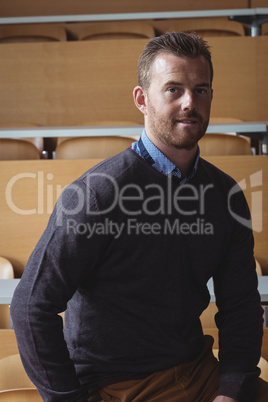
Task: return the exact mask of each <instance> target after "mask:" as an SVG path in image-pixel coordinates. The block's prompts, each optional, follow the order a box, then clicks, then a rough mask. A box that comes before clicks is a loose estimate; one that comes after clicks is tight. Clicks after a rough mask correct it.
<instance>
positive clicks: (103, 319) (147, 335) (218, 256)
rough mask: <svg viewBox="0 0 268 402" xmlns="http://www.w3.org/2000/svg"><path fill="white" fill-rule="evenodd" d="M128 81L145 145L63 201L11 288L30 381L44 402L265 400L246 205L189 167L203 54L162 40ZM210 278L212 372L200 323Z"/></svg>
mask: <svg viewBox="0 0 268 402" xmlns="http://www.w3.org/2000/svg"><path fill="white" fill-rule="evenodd" d="M138 72H139V86H137V87H136V88H135V89H134V101H135V104H136V106H137V107H138V109H139V110H140V111H141V112H142V113H143V114H144V123H145V130H144V132H143V133H142V136H141V139H140V140H139V141H138V142H136V143H133V145H132V147H131V149H127V150H126V151H124V152H122V153H120V154H119V155H117V156H115V157H113V158H110V159H108V160H106V161H104V162H102V163H100V164H99V165H97V166H96V167H94V168H93V169H91V170H89V171H88V172H86V173H85V174H84V175H83V176H82V177H81V178H79V179H78V180H76V181H75V182H74V183H73V184H72V185H70V186H69V187H67V189H65V190H64V191H63V194H62V195H61V197H60V199H59V201H58V203H57V206H56V208H55V210H54V211H53V213H52V216H51V218H50V221H49V224H48V227H47V229H46V231H45V232H44V234H43V236H42V237H41V239H40V241H39V243H38V244H37V246H36V248H35V250H34V252H33V253H32V255H31V257H30V259H29V262H28V264H27V267H26V269H25V272H24V275H23V277H22V279H21V281H20V284H19V286H18V287H17V289H16V292H15V295H14V298H13V301H12V305H11V315H12V318H13V323H14V328H15V332H16V336H17V340H18V345H19V349H20V353H21V356H22V360H23V363H24V365H25V368H26V371H27V372H28V374H29V376H30V378H31V379H32V381H33V382H34V383H35V384H36V386H37V388H38V391H39V392H40V394H41V396H42V398H43V399H44V400H45V401H81V402H82V401H87V400H88V398H89V401H99V400H101V399H102V400H104V401H122V402H123V401H124V402H130V401H135V402H141V401H142V402H166V401H167V402H175V401H176V402H184V401H189V402H197V401H200V402H210V401H214V402H220V401H226V402H227V401H228V402H232V401H241V402H243V401H251V402H252V401H255V400H256V401H264V400H266V398H267V394H266V397H265V393H264V392H265V390H266V392H267V384H266V383H264V382H263V381H261V380H258V376H259V369H258V368H257V364H258V360H259V357H260V349H261V340H262V325H263V321H262V309H261V307H260V297H259V294H258V291H257V277H256V272H255V263H254V257H253V237H252V231H251V230H250V229H249V228H248V227H244V226H243V225H242V224H241V223H240V222H239V219H238V220H236V219H234V218H233V216H234V214H232V213H231V212H235V213H236V214H239V216H241V217H243V218H247V219H249V210H248V206H247V204H246V201H245V198H244V196H243V193H242V191H238V192H236V193H235V194H234V195H232V197H230V196H229V195H230V194H231V190H232V189H233V188H234V186H235V185H236V183H235V182H234V181H233V179H231V178H230V177H229V176H227V175H226V174H224V173H223V172H221V171H220V170H219V169H217V168H216V167H214V166H212V165H211V164H209V163H208V162H206V161H204V160H203V159H201V158H200V157H199V149H198V141H199V139H200V138H201V137H202V136H203V135H204V133H205V131H206V128H207V125H208V121H209V114H210V106H211V101H212V94H213V93H212V78H213V68H212V63H211V56H210V51H209V48H208V46H207V45H206V43H205V42H204V41H203V40H202V39H201V38H198V37H196V36H195V35H194V34H184V33H168V34H165V35H163V36H161V37H157V38H154V39H153V40H152V41H150V42H149V43H148V44H147V46H146V48H145V50H144V52H143V54H142V55H141V57H140V60H139V67H138ZM211 277H213V280H214V287H215V294H216V298H217V305H218V308H219V312H218V314H217V315H216V323H217V326H218V328H219V337H220V338H219V342H220V354H219V358H220V363H218V361H217V360H216V359H215V358H214V356H213V353H212V343H213V340H212V338H211V337H207V336H204V335H203V332H202V328H201V324H200V320H199V316H200V314H201V313H202V311H203V310H204V309H205V308H206V307H207V305H208V304H209V293H208V290H207V287H206V284H207V281H208V280H209V279H210V278H211ZM66 309H67V310H66ZM64 310H66V313H65V328H64V335H63V331H62V322H61V318H60V317H59V316H58V313H60V312H61V311H64ZM265 387H266V388H265Z"/></svg>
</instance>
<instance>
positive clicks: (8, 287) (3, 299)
mask: <svg viewBox="0 0 268 402" xmlns="http://www.w3.org/2000/svg"><path fill="white" fill-rule="evenodd" d="M19 281H20V280H19V279H0V304H10V303H11V300H12V297H13V293H14V291H15V289H16V287H17V285H18V283H19Z"/></svg>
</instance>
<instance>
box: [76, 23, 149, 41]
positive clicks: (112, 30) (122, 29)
mask: <svg viewBox="0 0 268 402" xmlns="http://www.w3.org/2000/svg"><path fill="white" fill-rule="evenodd" d="M154 36H155V30H154V28H153V27H152V25H150V24H147V23H145V22H142V21H120V22H119V21H108V22H99V23H98V22H96V23H92V24H90V25H88V26H86V27H83V28H82V29H81V31H80V32H79V33H78V40H99V39H138V38H153V37H154Z"/></svg>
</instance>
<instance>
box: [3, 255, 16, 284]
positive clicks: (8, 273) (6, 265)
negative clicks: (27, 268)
mask: <svg viewBox="0 0 268 402" xmlns="http://www.w3.org/2000/svg"><path fill="white" fill-rule="evenodd" d="M13 278H14V269H13V266H12V264H11V262H10V261H8V260H7V259H6V258H4V257H0V279H13Z"/></svg>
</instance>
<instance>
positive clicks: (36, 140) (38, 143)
mask: <svg viewBox="0 0 268 402" xmlns="http://www.w3.org/2000/svg"><path fill="white" fill-rule="evenodd" d="M34 127H37V126H36V125H35V124H31V123H6V124H4V123H0V128H8V129H10V128H34ZM23 140H25V141H29V142H31V143H32V144H34V145H35V147H36V148H37V149H38V151H39V153H40V155H42V152H43V151H44V138H42V137H27V138H23Z"/></svg>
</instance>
